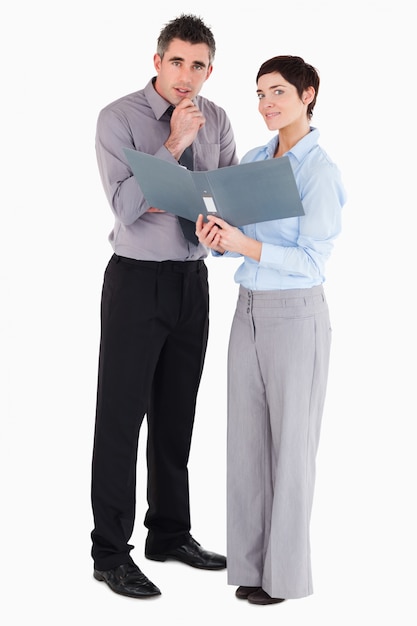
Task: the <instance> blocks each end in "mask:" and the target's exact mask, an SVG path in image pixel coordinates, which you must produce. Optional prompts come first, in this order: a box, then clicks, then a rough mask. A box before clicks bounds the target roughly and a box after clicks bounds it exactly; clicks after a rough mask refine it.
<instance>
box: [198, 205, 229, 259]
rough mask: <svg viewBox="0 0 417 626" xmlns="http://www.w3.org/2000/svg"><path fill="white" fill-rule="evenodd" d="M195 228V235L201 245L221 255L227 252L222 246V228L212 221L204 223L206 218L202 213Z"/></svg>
mask: <svg viewBox="0 0 417 626" xmlns="http://www.w3.org/2000/svg"><path fill="white" fill-rule="evenodd" d="M208 217H210V216H208ZM195 226H196V229H195V234H196V235H197V237H198V240H199V242H200V243H202V244H203V245H204V246H206V247H207V248H211V249H212V250H215V251H216V252H219V253H220V254H223V253H224V252H225V250H224V248H222V246H221V245H220V228H219V227H218V226H217V224H215V223H214V222H212V221H208V222H204V218H203V216H202V214H201V213H200V215H199V216H198V218H197V221H196V223H195Z"/></svg>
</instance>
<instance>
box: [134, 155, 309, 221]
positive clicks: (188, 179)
mask: <svg viewBox="0 0 417 626" xmlns="http://www.w3.org/2000/svg"><path fill="white" fill-rule="evenodd" d="M124 152H125V154H126V158H127V160H128V162H129V165H130V167H131V169H132V172H133V174H134V176H135V178H136V180H137V181H138V183H139V186H140V188H141V190H142V193H143V195H144V196H145V199H146V201H147V202H148V203H149V205H150V206H153V207H157V208H158V209H163V210H164V211H167V212H169V213H174V214H175V215H179V216H181V217H185V218H187V219H189V220H191V221H193V222H195V221H196V219H197V217H198V215H199V213H202V214H203V215H204V216H207V214H208V213H212V214H215V215H217V216H218V217H221V218H223V219H224V220H226V221H227V222H228V223H229V224H231V225H233V226H243V225H245V224H253V223H255V222H266V221H269V220H276V219H281V218H285V217H297V216H300V215H304V210H303V205H302V203H301V200H300V196H299V193H298V189H297V186H296V183H295V179H294V174H293V171H292V168H291V165H290V161H289V158H288V157H286V156H284V157H281V158H279V159H268V160H266V161H256V162H254V163H242V164H240V165H231V166H229V167H221V168H219V169H216V170H208V171H205V172H198V171H190V170H187V169H185V168H184V167H181V166H179V165H174V164H173V163H169V162H167V161H163V160H162V159H158V158H157V157H154V156H152V155H150V154H146V153H144V152H139V151H138V150H131V149H130V148H124Z"/></svg>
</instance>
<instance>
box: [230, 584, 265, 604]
mask: <svg viewBox="0 0 417 626" xmlns="http://www.w3.org/2000/svg"><path fill="white" fill-rule="evenodd" d="M260 588H261V587H244V586H243V585H241V586H240V587H238V588H237V589H236V591H235V596H236V598H239V600H247V599H248V596H249V595H250V594H251V593H255V591H258V590H259V589H260Z"/></svg>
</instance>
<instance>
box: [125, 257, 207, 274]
mask: <svg viewBox="0 0 417 626" xmlns="http://www.w3.org/2000/svg"><path fill="white" fill-rule="evenodd" d="M114 258H115V259H116V262H122V263H129V265H136V267H143V268H148V269H153V270H158V271H165V270H166V271H171V272H183V273H185V272H199V271H200V269H201V268H202V267H204V261H203V260H201V259H200V260H198V261H141V260H139V259H131V258H129V257H126V256H119V255H118V254H115V255H114Z"/></svg>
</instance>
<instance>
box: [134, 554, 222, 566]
mask: <svg viewBox="0 0 417 626" xmlns="http://www.w3.org/2000/svg"><path fill="white" fill-rule="evenodd" d="M145 557H146V558H147V559H149V560H150V561H159V562H161V563H165V561H178V562H179V563H184V565H189V566H190V567H195V568H196V569H208V570H222V569H226V565H214V566H211V567H208V566H207V565H196V564H195V563H190V562H189V561H185V560H184V559H179V558H178V557H177V556H170V555H168V554H167V555H165V554H145Z"/></svg>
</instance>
